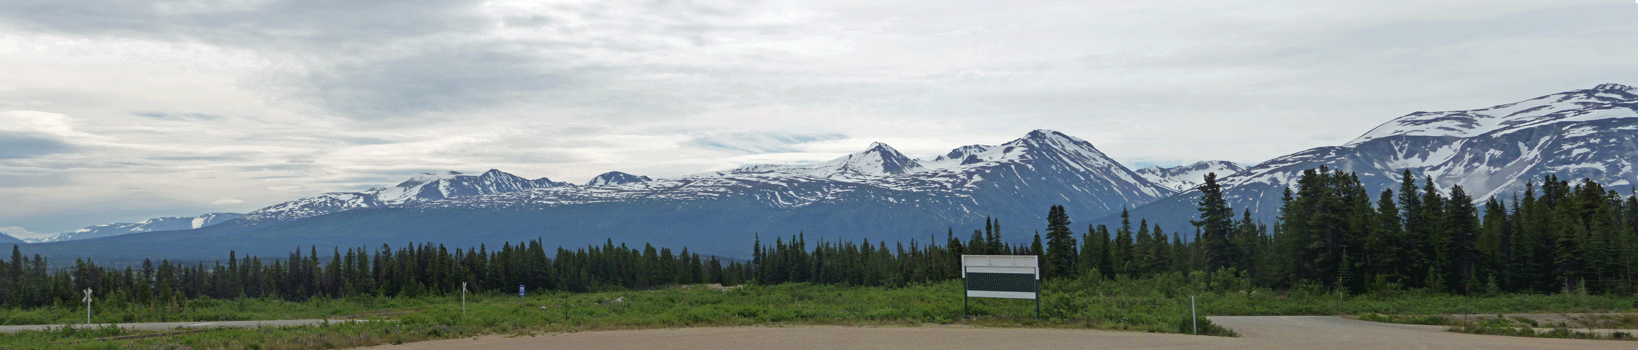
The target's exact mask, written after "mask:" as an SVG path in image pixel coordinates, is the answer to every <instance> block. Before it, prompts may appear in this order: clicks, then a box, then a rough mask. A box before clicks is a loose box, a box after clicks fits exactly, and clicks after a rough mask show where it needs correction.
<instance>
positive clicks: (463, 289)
mask: <svg viewBox="0 0 1638 350" xmlns="http://www.w3.org/2000/svg"><path fill="white" fill-rule="evenodd" d="M461 316H463V317H464V316H466V282H461Z"/></svg>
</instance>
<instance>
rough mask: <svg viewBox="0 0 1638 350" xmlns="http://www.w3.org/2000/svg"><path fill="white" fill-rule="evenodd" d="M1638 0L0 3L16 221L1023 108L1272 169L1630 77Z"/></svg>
mask: <svg viewBox="0 0 1638 350" xmlns="http://www.w3.org/2000/svg"><path fill="white" fill-rule="evenodd" d="M1635 19H1638V4H1635V3H1634V2H1633V1H1630V0H1597V1H1593V0H1588V1H1572V0H1548V1H1496V0H1486V1H1427V0H1417V1H1384V0H1370V1H1335V0H1333V1H1311V0H1293V1H1271V0H1251V1H1230V0H1211V1H1110V0H1098V1H1070V2H1062V1H1012V0H1009V1H987V2H967V1H952V0H936V1H842V0H824V1H767V2H756V1H725V2H706V1H610V0H590V1H464V0H348V1H332V0H212V1H154V2H141V1H124V0H104V1H82V0H6V1H3V2H0V67H3V68H0V231H4V232H8V233H12V234H13V235H16V236H22V237H40V236H44V235H49V234H52V233H56V232H61V231H65V230H72V229H76V228H79V227H83V226H88V225H93V224H102V223H110V222H116V221H125V222H130V221H136V220H141V219H145V218H150V217H157V216H194V215H199V214H203V213H207V212H240V213H243V212H248V211H251V210H255V209H257V208H261V207H265V206H268V205H272V204H276V203H279V202H283V201H286V200H291V199H295V198H300V197H305V196H311V195H315V194H319V193H322V192H327V191H352V190H361V189H366V188H369V187H375V186H382V185H391V184H394V183H397V182H399V181H402V180H403V179H405V178H408V177H409V176H411V175H413V174H415V173H418V172H425V171H438V170H456V171H462V172H473V173H477V172H482V171H485V170H488V169H491V168H493V169H500V170H502V171H506V172H510V173H513V174H517V175H520V176H524V177H528V178H539V177H549V178H551V179H553V180H557V181H568V182H574V183H583V182H585V181H587V180H588V179H590V178H591V177H592V176H595V175H597V174H599V173H602V172H606V171H614V170H618V171H625V172H629V173H634V174H640V175H649V176H655V177H672V176H679V175H686V174H692V173H699V172H705V171H713V170H723V169H729V168H733V167H736V166H740V165H744V164H751V163H794V162H811V161H822V160H827V159H830V158H834V157H837V156H840V155H843V154H845V153H849V152H854V151H859V150H863V149H864V148H865V147H866V146H868V145H869V144H870V142H872V141H881V142H885V143H887V144H889V145H892V146H894V147H895V148H898V149H899V150H901V151H903V152H905V153H907V154H909V155H911V156H912V157H922V158H931V157H933V156H935V155H937V154H941V153H944V152H948V151H949V150H950V149H951V148H954V147H956V146H960V145H967V144H999V143H1003V142H1006V141H1009V140H1012V139H1015V138H1018V137H1021V136H1023V135H1024V134H1025V133H1027V132H1028V131H1029V130H1033V129H1052V130H1058V131H1062V132H1064V133H1067V134H1070V135H1073V136H1077V137H1080V138H1083V139H1086V140H1088V141H1091V142H1092V143H1093V144H1094V145H1096V146H1097V147H1098V148H1099V149H1101V150H1102V151H1104V152H1105V153H1107V154H1109V155H1110V156H1112V157H1114V158H1115V159H1116V160H1119V161H1121V162H1122V163H1124V164H1126V165H1127V166H1128V167H1131V168H1134V169H1135V168H1139V167H1143V166H1149V165H1163V166H1170V165H1178V164H1184V163H1192V162H1194V161H1200V160H1230V161H1235V162H1241V163H1247V164H1254V163H1258V162H1261V161H1264V160H1268V159H1270V158H1273V157H1277V156H1280V155H1284V154H1288V153H1292V152H1296V151H1300V150H1303V149H1307V148H1311V147H1318V146H1327V145H1340V144H1343V143H1345V142H1347V141H1348V140H1350V139H1352V138H1354V137H1357V136H1359V135H1360V134H1363V133H1364V132H1366V131H1368V130H1369V129H1370V128H1372V127H1375V126H1377V125H1379V124H1381V123H1383V122H1386V121H1388V120H1390V119H1392V118H1394V117H1397V116H1401V115H1404V114H1407V113H1411V112H1415V111H1437V110H1458V109H1474V108H1483V107H1488V106H1492V105H1496V104H1501V103H1507V102H1514V101H1518V100H1523V99H1527V98H1532V97H1536V96H1540V95H1545V94H1549V93H1554V92H1560V91H1566V90H1573V89H1584V88H1590V87H1593V86H1595V85H1597V84H1600V83H1623V84H1629V85H1638V64H1634V62H1638V20H1635Z"/></svg>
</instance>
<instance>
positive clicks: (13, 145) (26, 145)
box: [0, 132, 74, 159]
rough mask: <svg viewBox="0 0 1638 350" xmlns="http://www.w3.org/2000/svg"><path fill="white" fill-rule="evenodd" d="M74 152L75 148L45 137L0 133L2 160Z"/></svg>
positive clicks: (0, 156)
mask: <svg viewBox="0 0 1638 350" xmlns="http://www.w3.org/2000/svg"><path fill="white" fill-rule="evenodd" d="M73 150H74V147H73V146H70V145H69V144H67V143H64V142H62V141H60V140H57V139H54V138H50V137H44V136H43V135H38V134H24V133H14V132H0V159H17V158H30V157H34V156H39V155H46V154H55V153H66V152H70V151H73Z"/></svg>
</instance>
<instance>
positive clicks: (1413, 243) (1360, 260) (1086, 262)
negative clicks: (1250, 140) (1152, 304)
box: [750, 167, 1638, 295]
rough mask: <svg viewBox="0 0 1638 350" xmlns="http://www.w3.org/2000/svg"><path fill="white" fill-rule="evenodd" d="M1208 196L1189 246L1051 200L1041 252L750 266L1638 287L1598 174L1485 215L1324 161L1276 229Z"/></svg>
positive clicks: (791, 257) (991, 223) (869, 277)
mask: <svg viewBox="0 0 1638 350" xmlns="http://www.w3.org/2000/svg"><path fill="white" fill-rule="evenodd" d="M1199 189H1200V190H1201V192H1202V196H1201V198H1200V201H1199V202H1198V203H1197V204H1198V210H1199V212H1200V216H1199V219H1198V220H1193V222H1192V224H1193V225H1192V226H1193V227H1192V228H1193V231H1194V232H1192V233H1190V234H1191V235H1192V239H1184V234H1183V233H1181V232H1177V231H1166V230H1165V229H1164V228H1162V227H1161V225H1159V224H1150V223H1149V222H1148V221H1147V220H1143V219H1139V220H1138V222H1137V224H1136V226H1135V227H1134V226H1133V223H1132V222H1131V218H1130V216H1129V214H1128V213H1127V212H1125V211H1122V213H1121V224H1120V226H1119V227H1116V228H1114V229H1113V230H1111V229H1110V228H1109V227H1106V226H1104V225H1088V227H1087V228H1086V231H1085V233H1083V234H1080V235H1078V236H1079V237H1077V235H1076V234H1074V232H1073V231H1072V230H1071V229H1070V225H1071V221H1070V218H1069V217H1068V215H1065V210H1064V208H1063V207H1062V206H1053V207H1052V208H1050V209H1049V210H1048V214H1047V225H1046V237H1045V240H1044V242H1045V245H1044V247H1043V244H1042V243H1043V239H1042V236H1041V234H1040V233H1037V234H1035V236H1034V240H1033V242H1032V243H1030V244H1027V245H1023V244H1021V245H1007V244H1005V243H1002V242H1001V239H1000V226H999V224H998V223H997V222H996V221H995V220H989V219H987V220H986V221H985V227H984V229H983V230H975V231H974V232H973V234H972V236H971V238H970V239H968V240H966V241H962V240H961V239H959V238H957V236H956V235H955V234H954V232H953V231H952V232H948V233H947V235H946V237H945V239H944V242H943V244H942V245H938V244H928V245H918V244H917V242H916V241H914V240H912V241H911V242H910V246H909V247H908V248H906V247H905V246H904V245H902V244H896V245H895V248H892V249H890V248H888V246H887V244H886V243H885V242H880V243H877V244H876V245H872V243H870V242H869V241H865V242H863V243H861V244H854V243H851V242H819V243H818V244H817V245H815V246H812V248H811V250H809V248H808V247H809V245H808V244H807V242H806V239H804V238H802V237H801V236H793V237H791V240H789V241H784V240H776V241H775V242H774V244H773V245H771V246H763V245H762V244H761V243H760V241H759V242H758V243H757V244H756V249H755V253H754V254H755V255H754V258H753V260H752V264H751V271H750V272H751V276H752V277H753V278H755V280H757V281H760V282H763V283H781V282H814V283H846V284H855V285H889V286H892V285H901V284H905V283H914V282H922V281H937V280H943V279H950V278H959V276H960V264H961V262H960V257H961V255H962V254H1020V255H1040V256H1041V263H1042V268H1043V270H1044V271H1043V273H1044V275H1045V276H1046V277H1047V278H1061V277H1078V276H1086V275H1089V274H1090V275H1096V276H1100V277H1101V278H1115V277H1116V276H1126V277H1129V278H1143V277H1146V276H1152V275H1156V274H1163V273H1183V274H1188V273H1191V272H1194V271H1205V272H1216V271H1218V270H1230V271H1231V272H1232V273H1236V274H1239V275H1241V276H1242V277H1243V278H1245V279H1247V280H1248V281H1249V282H1251V283H1252V284H1254V285H1258V286H1263V287H1271V288H1293V287H1303V286H1315V287H1320V288H1327V289H1330V290H1339V289H1340V290H1347V291H1350V292H1355V293H1359V292H1367V291H1386V290H1399V289H1427V290H1431V291H1436V292H1451V293H1463V294H1470V293H1501V292H1512V293H1518V292H1535V293H1554V292H1566V291H1582V292H1588V293H1609V294H1620V295H1631V294H1633V293H1634V292H1635V287H1638V284H1635V281H1634V277H1635V276H1634V273H1635V271H1634V269H1635V267H1638V266H1635V265H1638V196H1633V195H1628V196H1626V197H1623V196H1622V195H1621V194H1620V193H1617V192H1614V191H1610V190H1607V189H1605V188H1604V186H1602V185H1600V184H1598V183H1595V182H1593V181H1590V180H1583V181H1581V182H1580V183H1575V184H1571V183H1569V182H1566V181H1563V180H1560V179H1558V178H1557V177H1554V176H1548V177H1546V178H1545V179H1543V181H1542V183H1541V185H1540V186H1539V187H1538V186H1537V185H1536V184H1535V183H1534V182H1532V183H1529V184H1527V185H1526V189H1525V190H1524V191H1523V193H1522V194H1521V195H1515V196H1514V197H1513V198H1511V199H1510V200H1503V199H1497V198H1492V199H1490V200H1489V201H1487V202H1485V203H1484V204H1483V205H1482V208H1481V207H1479V206H1475V205H1474V203H1473V198H1472V197H1471V196H1470V195H1468V194H1467V193H1466V192H1465V191H1464V190H1463V189H1462V188H1461V186H1453V187H1452V188H1450V190H1449V195H1448V196H1447V195H1445V194H1444V192H1442V191H1440V190H1439V189H1438V188H1437V187H1436V186H1434V185H1433V182H1432V180H1431V179H1425V182H1424V184H1423V185H1422V186H1421V187H1420V188H1419V187H1417V186H1416V177H1415V176H1414V175H1413V174H1411V173H1410V172H1408V171H1407V172H1406V173H1405V174H1404V176H1403V183H1402V184H1401V187H1400V190H1399V191H1398V192H1397V193H1396V192H1395V191H1393V190H1384V191H1382V192H1380V193H1378V194H1377V196H1375V200H1373V197H1372V196H1371V195H1370V194H1369V193H1368V192H1367V191H1366V190H1365V187H1364V186H1363V185H1362V184H1361V183H1360V181H1359V178H1358V176H1357V175H1355V174H1350V173H1343V172H1340V171H1334V170H1331V169H1328V168H1326V167H1321V168H1319V169H1313V170H1308V171H1305V172H1304V173H1303V175H1302V178H1301V179H1299V180H1298V183H1297V186H1296V190H1295V191H1293V190H1291V189H1287V190H1286V192H1285V193H1284V196H1283V198H1282V199H1283V201H1284V203H1283V206H1282V208H1281V215H1280V216H1279V219H1278V220H1277V222H1275V223H1273V224H1272V225H1269V224H1265V223H1262V222H1258V221H1256V220H1254V219H1253V218H1252V216H1251V212H1250V211H1249V210H1242V211H1240V212H1239V215H1238V217H1236V216H1237V215H1236V212H1235V210H1234V208H1231V207H1229V206H1228V205H1227V202H1226V200H1225V199H1224V197H1223V191H1222V187H1221V186H1220V185H1219V184H1218V183H1217V181H1216V175H1215V174H1208V175H1207V176H1206V177H1205V181H1204V184H1203V185H1202V186H1201V187H1200V188H1199ZM1271 231H1272V232H1271ZM933 241H934V240H933V239H931V238H929V240H928V242H929V243H931V242H933Z"/></svg>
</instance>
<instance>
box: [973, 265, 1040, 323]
mask: <svg viewBox="0 0 1638 350" xmlns="http://www.w3.org/2000/svg"><path fill="white" fill-rule="evenodd" d="M961 279H962V285H963V286H964V287H965V288H966V292H967V294H966V295H965V296H963V297H962V299H961V304H962V305H961V310H962V312H963V313H966V314H967V315H966V316H971V314H972V313H971V311H970V310H969V309H968V307H967V298H1002V299H1035V317H1041V298H1040V292H1041V264H1040V257H1039V256H1035V255H962V256H961Z"/></svg>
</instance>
